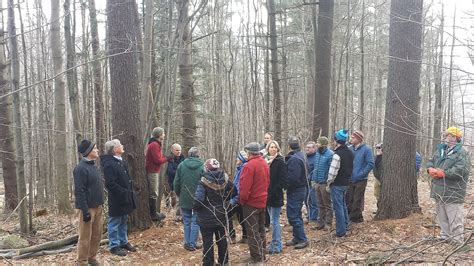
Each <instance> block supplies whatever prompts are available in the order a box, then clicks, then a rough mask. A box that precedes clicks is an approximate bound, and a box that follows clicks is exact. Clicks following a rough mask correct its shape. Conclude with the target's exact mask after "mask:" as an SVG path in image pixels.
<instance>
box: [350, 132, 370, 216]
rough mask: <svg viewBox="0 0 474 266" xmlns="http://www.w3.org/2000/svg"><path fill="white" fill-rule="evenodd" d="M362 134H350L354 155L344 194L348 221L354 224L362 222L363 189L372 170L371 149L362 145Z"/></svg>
mask: <svg viewBox="0 0 474 266" xmlns="http://www.w3.org/2000/svg"><path fill="white" fill-rule="evenodd" d="M363 141H364V133H362V131H359V130H355V131H354V132H352V135H351V138H350V142H351V144H352V147H351V150H352V152H353V153H354V164H353V166H354V167H353V169H352V176H351V184H350V186H349V189H348V191H347V194H346V200H347V210H348V212H349V219H350V220H351V222H354V223H361V222H363V221H364V217H363V216H362V211H363V210H364V196H365V188H366V187H367V178H368V176H369V173H370V171H371V170H372V168H374V155H373V154H372V149H371V148H370V147H369V146H368V145H366V144H364V143H362V142H363Z"/></svg>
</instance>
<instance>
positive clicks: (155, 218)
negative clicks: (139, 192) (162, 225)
mask: <svg viewBox="0 0 474 266" xmlns="http://www.w3.org/2000/svg"><path fill="white" fill-rule="evenodd" d="M149 203H150V216H151V220H152V221H154V222H157V221H161V220H163V219H165V218H166V215H164V214H163V213H157V212H156V200H155V199H152V198H150V199H149Z"/></svg>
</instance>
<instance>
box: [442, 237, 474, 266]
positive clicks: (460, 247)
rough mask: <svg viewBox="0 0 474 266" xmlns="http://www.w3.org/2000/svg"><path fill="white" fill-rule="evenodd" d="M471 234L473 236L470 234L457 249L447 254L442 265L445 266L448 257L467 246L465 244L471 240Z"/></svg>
mask: <svg viewBox="0 0 474 266" xmlns="http://www.w3.org/2000/svg"><path fill="white" fill-rule="evenodd" d="M473 234H474V233H471V234H470V235H469V237H468V238H467V240H466V241H464V243H462V244H461V245H459V247H457V248H456V249H455V250H453V252H451V253H449V254H448V256H446V258H444V261H443V265H446V262H447V261H448V259H449V257H451V256H452V255H453V254H454V253H456V252H458V251H459V250H461V249H462V248H463V247H465V246H466V245H467V243H468V242H469V240H471V238H472V235H473Z"/></svg>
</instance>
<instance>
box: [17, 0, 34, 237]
mask: <svg viewBox="0 0 474 266" xmlns="http://www.w3.org/2000/svg"><path fill="white" fill-rule="evenodd" d="M28 11H29V8H28V3H27V12H28ZM18 16H19V19H20V32H21V47H22V52H23V76H24V86H25V87H26V86H28V65H29V64H28V52H27V48H26V40H25V39H26V37H25V30H24V27H23V18H22V15H21V5H20V4H18ZM32 57H33V56H32V53H31V54H30V61H33V60H32ZM33 65H34V64H31V66H33ZM32 72H34V70H32ZM25 96H26V111H27V113H26V117H27V127H28V129H27V137H28V143H27V145H28V150H27V151H26V152H27V154H28V161H29V164H28V168H29V174H28V191H29V193H28V224H29V228H28V230H29V231H30V232H31V231H32V230H33V202H34V198H35V191H34V182H35V180H36V179H35V172H34V170H33V166H34V159H33V156H34V154H35V153H34V151H33V143H32V142H33V140H32V138H33V134H32V130H31V129H30V128H32V125H33V124H32V113H31V109H32V108H31V106H32V105H33V103H34V102H35V98H34V97H33V98H31V94H30V90H29V89H28V90H25Z"/></svg>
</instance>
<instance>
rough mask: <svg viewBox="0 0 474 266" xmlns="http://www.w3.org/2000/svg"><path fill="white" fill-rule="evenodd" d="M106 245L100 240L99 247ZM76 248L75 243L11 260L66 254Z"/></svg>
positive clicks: (104, 241) (106, 242)
mask: <svg viewBox="0 0 474 266" xmlns="http://www.w3.org/2000/svg"><path fill="white" fill-rule="evenodd" d="M108 243H109V240H108V239H102V240H101V241H100V245H101V246H102V245H106V244H108ZM76 247H77V245H76V243H74V244H71V245H68V246H65V247H62V248H58V249H52V250H51V249H49V250H40V251H37V252H30V253H26V254H23V255H19V256H13V257H12V259H14V260H19V259H27V258H33V257H39V256H45V255H53V254H60V253H66V252H70V251H73V250H75V249H76Z"/></svg>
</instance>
